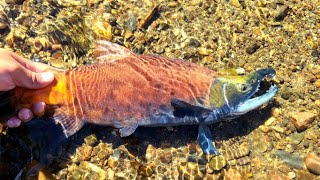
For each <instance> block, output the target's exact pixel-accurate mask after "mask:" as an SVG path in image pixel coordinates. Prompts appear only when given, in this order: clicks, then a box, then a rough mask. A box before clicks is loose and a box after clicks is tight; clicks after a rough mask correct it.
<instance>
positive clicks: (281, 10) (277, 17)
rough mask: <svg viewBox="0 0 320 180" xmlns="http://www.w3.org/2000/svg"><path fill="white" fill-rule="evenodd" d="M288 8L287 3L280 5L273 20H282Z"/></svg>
mask: <svg viewBox="0 0 320 180" xmlns="http://www.w3.org/2000/svg"><path fill="white" fill-rule="evenodd" d="M289 10H290V9H289V6H287V5H282V6H280V7H279V8H278V10H277V12H276V13H275V17H274V20H276V21H282V20H283V19H284V18H285V17H286V16H287V15H288V12H289Z"/></svg>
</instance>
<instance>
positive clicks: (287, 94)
mask: <svg viewBox="0 0 320 180" xmlns="http://www.w3.org/2000/svg"><path fill="white" fill-rule="evenodd" d="M291 95H292V93H291V92H290V90H289V89H288V88H284V89H283V90H282V91H281V97H282V99H284V100H289V98H290V97H291Z"/></svg>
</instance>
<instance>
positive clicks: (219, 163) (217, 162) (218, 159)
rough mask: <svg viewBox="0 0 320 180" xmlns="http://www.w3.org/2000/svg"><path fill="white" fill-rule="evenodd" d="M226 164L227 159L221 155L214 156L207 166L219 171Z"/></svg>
mask: <svg viewBox="0 0 320 180" xmlns="http://www.w3.org/2000/svg"><path fill="white" fill-rule="evenodd" d="M226 165H227V161H226V159H225V158H224V157H223V156H215V157H213V158H212V159H211V160H210V162H209V167H210V168H211V169H213V170H215V171H220V170H221V169H222V168H224V167H225V166H226Z"/></svg>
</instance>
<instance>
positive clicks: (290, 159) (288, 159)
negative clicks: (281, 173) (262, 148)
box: [275, 150, 304, 169]
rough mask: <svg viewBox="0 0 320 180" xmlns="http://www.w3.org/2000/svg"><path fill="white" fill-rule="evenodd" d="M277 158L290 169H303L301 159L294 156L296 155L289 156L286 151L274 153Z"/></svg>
mask: <svg viewBox="0 0 320 180" xmlns="http://www.w3.org/2000/svg"><path fill="white" fill-rule="evenodd" d="M275 154H276V155H277V156H278V158H279V159H280V160H281V161H283V162H285V163H286V164H288V165H289V166H290V167H292V168H295V169H303V167H304V163H303V158H302V157H300V156H298V155H296V154H290V153H288V152H286V151H280V150H279V151H276V153H275Z"/></svg>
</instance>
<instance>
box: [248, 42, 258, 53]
mask: <svg viewBox="0 0 320 180" xmlns="http://www.w3.org/2000/svg"><path fill="white" fill-rule="evenodd" d="M259 48H260V44H258V43H257V42H254V43H252V44H250V45H249V46H248V47H247V48H246V52H247V53H248V54H250V55H251V54H253V53H255V52H256V51H257V50H258V49H259Z"/></svg>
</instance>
